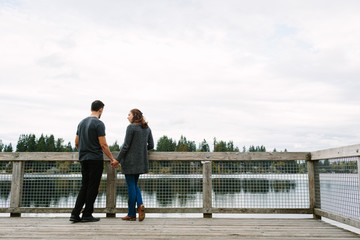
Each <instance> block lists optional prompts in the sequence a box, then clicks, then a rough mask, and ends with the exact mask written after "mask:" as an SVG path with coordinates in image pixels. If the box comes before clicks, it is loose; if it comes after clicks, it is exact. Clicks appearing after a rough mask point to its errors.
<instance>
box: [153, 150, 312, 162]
mask: <svg viewBox="0 0 360 240" xmlns="http://www.w3.org/2000/svg"><path fill="white" fill-rule="evenodd" d="M308 154H309V153H308V152H245V153H244V152H150V153H149V159H150V160H160V161H180V160H181V161H266V160H270V161H273V160H278V161H285V160H305V159H306V157H307V155H308Z"/></svg>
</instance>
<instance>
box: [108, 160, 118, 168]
mask: <svg viewBox="0 0 360 240" xmlns="http://www.w3.org/2000/svg"><path fill="white" fill-rule="evenodd" d="M110 164H111V167H113V168H117V166H119V161H117V160H115V159H113V160H111V163H110Z"/></svg>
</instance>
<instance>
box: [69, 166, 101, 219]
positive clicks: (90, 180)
mask: <svg viewBox="0 0 360 240" xmlns="http://www.w3.org/2000/svg"><path fill="white" fill-rule="evenodd" d="M80 164H81V174H82V181H81V182H82V185H81V189H80V191H79V195H78V197H77V199H76V203H75V207H74V209H73V211H72V213H71V214H73V215H76V216H78V215H80V212H81V210H82V208H83V206H84V204H85V209H84V212H83V217H89V216H91V215H92V213H93V212H94V202H95V199H96V197H97V195H98V192H99V186H100V180H101V175H102V172H103V169H104V161H103V160H85V161H81V162H80Z"/></svg>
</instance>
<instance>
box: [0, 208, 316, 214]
mask: <svg viewBox="0 0 360 240" xmlns="http://www.w3.org/2000/svg"><path fill="white" fill-rule="evenodd" d="M71 211H72V208H41V207H36V208H31V207H18V208H15V209H13V208H0V213H10V212H14V213H54V214H56V213H71ZM94 212H95V213H127V208H115V209H108V208H95V209H94ZM146 212H147V213H233V214H235V213H262V214H268V213H270V214H312V213H313V212H312V210H311V209H310V208H211V209H208V210H206V209H204V208H146Z"/></svg>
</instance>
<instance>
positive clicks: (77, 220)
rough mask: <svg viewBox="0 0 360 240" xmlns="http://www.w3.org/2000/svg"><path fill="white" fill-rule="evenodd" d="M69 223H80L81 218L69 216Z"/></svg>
mask: <svg viewBox="0 0 360 240" xmlns="http://www.w3.org/2000/svg"><path fill="white" fill-rule="evenodd" d="M69 220H70V221H71V222H80V221H81V218H80V217H79V216H78V215H73V214H71V216H70V219H69Z"/></svg>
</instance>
